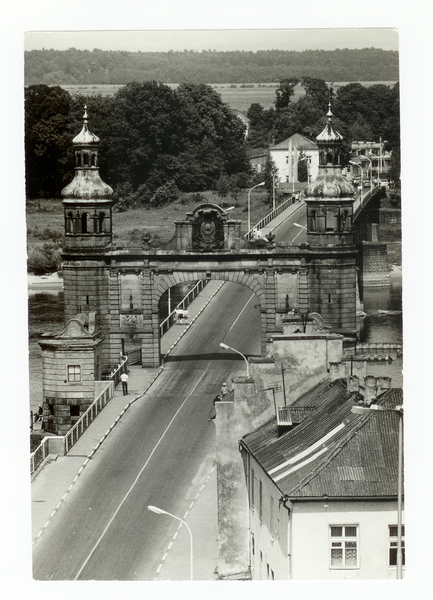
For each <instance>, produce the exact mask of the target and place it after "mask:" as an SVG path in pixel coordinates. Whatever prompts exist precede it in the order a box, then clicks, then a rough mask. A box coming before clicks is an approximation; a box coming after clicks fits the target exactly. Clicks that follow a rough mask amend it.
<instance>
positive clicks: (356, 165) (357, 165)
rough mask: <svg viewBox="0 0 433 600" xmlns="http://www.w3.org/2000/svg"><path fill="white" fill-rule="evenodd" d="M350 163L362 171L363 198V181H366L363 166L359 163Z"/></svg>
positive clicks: (350, 161)
mask: <svg viewBox="0 0 433 600" xmlns="http://www.w3.org/2000/svg"><path fill="white" fill-rule="evenodd" d="M349 163H350V164H351V165H355V167H358V168H359V169H360V170H361V196H362V188H363V181H364V171H363V168H362V167H361V165H360V164H359V163H356V162H353V160H349Z"/></svg>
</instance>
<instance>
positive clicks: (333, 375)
mask: <svg viewBox="0 0 433 600" xmlns="http://www.w3.org/2000/svg"><path fill="white" fill-rule="evenodd" d="M345 377H346V366H345V364H344V363H343V362H330V363H329V380H330V382H331V383H332V382H333V381H336V380H337V379H344V378H345Z"/></svg>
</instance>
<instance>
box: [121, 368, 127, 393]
mask: <svg viewBox="0 0 433 600" xmlns="http://www.w3.org/2000/svg"><path fill="white" fill-rule="evenodd" d="M120 379H121V380H122V390H123V395H124V396H127V395H128V379H129V378H128V375H127V374H126V373H122V375H121V376H120Z"/></svg>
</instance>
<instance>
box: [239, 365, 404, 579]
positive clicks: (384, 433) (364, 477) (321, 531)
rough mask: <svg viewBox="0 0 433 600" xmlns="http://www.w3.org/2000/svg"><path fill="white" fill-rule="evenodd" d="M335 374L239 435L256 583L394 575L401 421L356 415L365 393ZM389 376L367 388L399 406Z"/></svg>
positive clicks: (394, 416) (381, 414) (399, 395)
mask: <svg viewBox="0 0 433 600" xmlns="http://www.w3.org/2000/svg"><path fill="white" fill-rule="evenodd" d="M330 379H332V375H331V378H325V379H324V380H322V381H321V382H320V383H318V384H317V385H315V386H314V387H313V388H312V389H311V390H310V391H309V392H307V393H306V394H304V395H303V396H301V397H300V398H299V399H298V400H297V401H296V402H294V403H293V404H292V405H291V406H290V407H288V408H286V409H285V410H284V411H281V409H280V410H279V411H277V418H272V419H270V420H269V421H268V422H267V423H265V424H264V425H262V426H261V427H259V428H258V429H257V430H256V431H254V432H252V433H249V434H247V435H245V436H244V437H243V438H242V440H241V441H240V447H241V453H242V456H243V461H244V470H245V474H246V485H247V489H248V499H249V530H250V536H251V537H250V564H251V575H252V579H254V580H255V579H301V580H302V579H309V580H312V579H323V580H340V579H390V578H395V577H396V545H397V537H396V536H397V533H396V530H397V480H398V473H397V472H398V426H399V423H398V420H399V418H400V417H399V415H398V414H397V413H396V412H377V413H376V414H372V413H369V414H364V415H354V414H353V413H352V412H351V408H352V406H354V405H357V404H359V403H363V401H364V398H365V396H366V393H367V391H368V390H367V391H364V393H363V394H361V391H362V390H361V389H360V388H359V385H358V379H357V378H349V379H348V382H347V383H346V381H345V380H342V379H336V380H335V381H330ZM387 379H388V378H375V377H370V378H368V381H367V380H366V382H365V389H367V387H369V388H371V385H373V388H374V391H373V396H372V397H371V396H370V400H371V399H373V400H374V402H375V403H377V404H379V405H382V406H386V407H388V408H395V407H396V406H399V405H402V390H401V389H395V388H393V389H386V388H389V381H387ZM369 391H371V389H370V390H369ZM375 395H377V399H375V398H374V397H375ZM282 412H283V413H284V415H283V416H282Z"/></svg>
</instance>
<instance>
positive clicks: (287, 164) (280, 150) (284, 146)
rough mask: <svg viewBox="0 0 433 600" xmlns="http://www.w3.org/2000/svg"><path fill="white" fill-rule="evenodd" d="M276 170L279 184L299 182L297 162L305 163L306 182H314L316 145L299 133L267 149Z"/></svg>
mask: <svg viewBox="0 0 433 600" xmlns="http://www.w3.org/2000/svg"><path fill="white" fill-rule="evenodd" d="M269 153H270V156H271V158H272V160H273V161H274V163H275V166H276V167H277V169H278V181H279V182H280V183H298V182H299V168H298V167H299V161H300V160H306V161H307V170H308V181H314V179H316V177H317V174H318V172H319V148H318V146H317V144H316V143H315V142H313V141H311V140H309V139H308V138H306V137H304V136H303V135H301V134H299V133H295V134H294V135H292V136H291V137H289V138H287V139H286V140H283V141H282V142H280V143H279V144H275V145H273V146H271V147H270V148H269Z"/></svg>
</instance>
